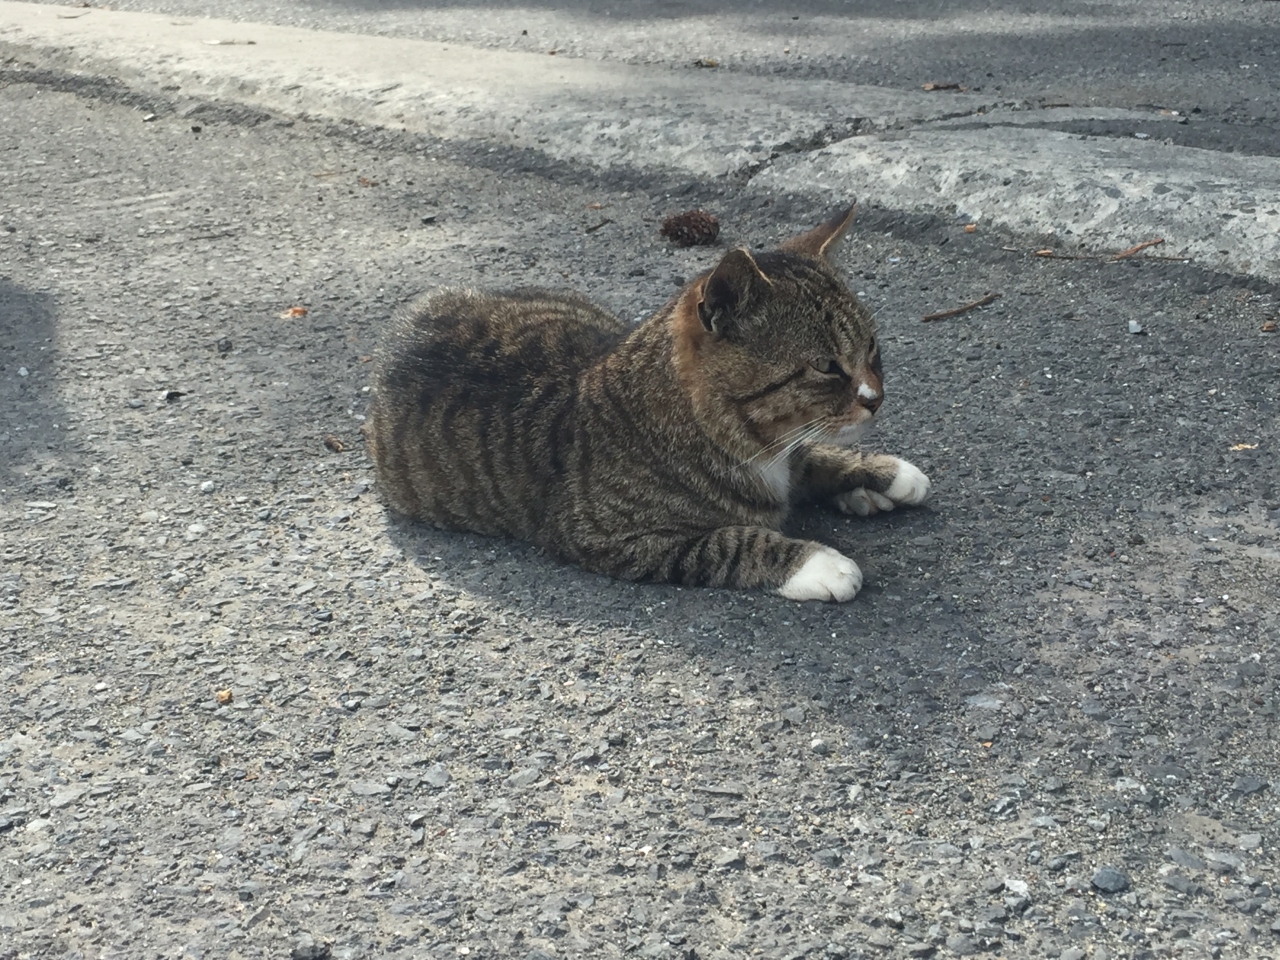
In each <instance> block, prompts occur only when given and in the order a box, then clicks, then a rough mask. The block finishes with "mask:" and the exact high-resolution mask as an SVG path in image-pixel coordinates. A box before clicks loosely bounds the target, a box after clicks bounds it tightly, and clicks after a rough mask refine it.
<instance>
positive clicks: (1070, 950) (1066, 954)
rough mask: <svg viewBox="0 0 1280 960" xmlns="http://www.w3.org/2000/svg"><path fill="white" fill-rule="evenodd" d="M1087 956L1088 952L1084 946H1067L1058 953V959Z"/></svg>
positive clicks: (1065, 959)
mask: <svg viewBox="0 0 1280 960" xmlns="http://www.w3.org/2000/svg"><path fill="white" fill-rule="evenodd" d="M1086 956H1088V954H1086V953H1085V952H1084V948H1083V947H1067V949H1065V950H1063V951H1062V952H1061V953H1060V954H1058V960H1084V958H1085V957H1086Z"/></svg>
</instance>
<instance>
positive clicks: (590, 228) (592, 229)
mask: <svg viewBox="0 0 1280 960" xmlns="http://www.w3.org/2000/svg"><path fill="white" fill-rule="evenodd" d="M606 223H613V221H612V220H610V219H609V218H608V217H605V218H604V219H603V220H601V221H600V222H599V223H597V224H596V225H595V226H594V227H587V230H586V232H587V233H595V232H596V231H597V230H599V229H600V228H601V227H603V226H604V225H605V224H606Z"/></svg>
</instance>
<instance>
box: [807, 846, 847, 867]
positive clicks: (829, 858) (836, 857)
mask: <svg viewBox="0 0 1280 960" xmlns="http://www.w3.org/2000/svg"><path fill="white" fill-rule="evenodd" d="M813 859H814V860H816V861H818V863H820V864H822V865H823V866H824V867H829V868H830V869H833V870H834V869H835V868H836V867H838V866H840V864H841V862H842V861H843V860H844V857H843V856H842V855H841V853H840V851H839V850H837V849H836V848H835V847H828V848H827V849H825V850H819V851H817V852H816V853H814V855H813Z"/></svg>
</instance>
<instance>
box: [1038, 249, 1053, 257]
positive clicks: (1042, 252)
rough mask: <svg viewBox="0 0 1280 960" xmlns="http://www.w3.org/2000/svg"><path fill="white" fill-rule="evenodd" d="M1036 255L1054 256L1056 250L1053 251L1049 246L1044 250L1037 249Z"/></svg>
mask: <svg viewBox="0 0 1280 960" xmlns="http://www.w3.org/2000/svg"><path fill="white" fill-rule="evenodd" d="M1036 256H1037V257H1052V256H1054V252H1053V251H1052V250H1050V249H1049V248H1048V247H1045V248H1044V249H1043V250H1037V251H1036Z"/></svg>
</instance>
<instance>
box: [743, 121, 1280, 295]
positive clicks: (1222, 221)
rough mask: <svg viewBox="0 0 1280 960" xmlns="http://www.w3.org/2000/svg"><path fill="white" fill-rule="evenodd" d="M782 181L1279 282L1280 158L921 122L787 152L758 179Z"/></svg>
mask: <svg viewBox="0 0 1280 960" xmlns="http://www.w3.org/2000/svg"><path fill="white" fill-rule="evenodd" d="M753 182H754V184H755V185H757V186H759V187H761V188H765V189H774V190H782V189H784V188H785V189H788V190H800V191H804V192H810V193H838V192H840V191H841V190H844V189H847V185H848V184H856V185H857V188H858V190H859V191H861V192H863V193H865V195H867V196H871V197H874V198H875V199H876V200H877V201H878V202H880V203H882V204H884V205H886V206H889V207H893V208H896V209H905V210H913V211H919V212H930V213H936V212H939V211H944V212H948V213H953V214H955V215H957V216H963V218H964V219H966V220H971V221H984V222H987V223H993V224H996V225H998V226H1001V227H1005V228H1008V229H1010V230H1013V231H1016V232H1025V233H1031V234H1035V235H1044V234H1053V235H1056V236H1058V237H1060V238H1061V239H1063V240H1065V241H1066V242H1067V243H1069V244H1071V245H1075V244H1079V245H1081V246H1083V247H1084V248H1086V249H1088V250H1091V251H1099V252H1115V251H1119V250H1122V249H1125V248H1127V247H1129V246H1132V245H1133V244H1136V243H1139V242H1142V241H1145V240H1150V239H1154V238H1156V237H1160V238H1163V239H1164V241H1165V243H1164V245H1163V246H1161V247H1160V249H1159V250H1153V251H1151V252H1152V253H1153V254H1157V255H1165V256H1186V257H1192V258H1194V259H1195V261H1196V262H1197V263H1199V264H1201V265H1202V266H1207V267H1210V268H1212V269H1218V270H1225V271H1230V272H1238V273H1247V274H1254V275H1256V276H1260V277H1263V278H1266V279H1269V280H1273V281H1274V280H1280V159H1277V158H1274V157H1248V156H1238V155H1234V154H1223V153H1217V152H1215V151H1212V150H1197V149H1194V148H1191V147H1174V146H1168V145H1165V144H1163V143H1160V142H1159V141H1139V140H1131V141H1130V140H1114V139H1093V138H1082V137H1078V136H1075V135H1073V134H1067V133H1059V132H1056V131H1050V130H1028V129H1022V128H1015V127H991V128H988V129H984V130H950V131H948V130H939V129H917V130H913V131H912V132H911V134H910V135H909V136H908V137H906V138H902V139H888V138H884V137H879V136H868V137H858V138H856V139H854V140H846V141H843V142H841V143H838V144H834V145H832V146H830V147H828V148H826V149H824V150H819V151H816V152H813V153H809V154H805V155H803V156H798V157H782V158H779V159H778V160H777V161H775V162H774V163H773V164H772V165H771V166H770V167H769V168H768V169H767V170H764V171H762V172H761V173H760V175H759V176H757V177H756V178H755V181H753Z"/></svg>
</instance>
